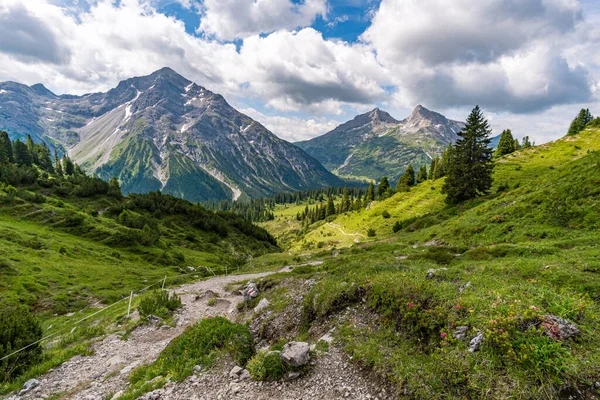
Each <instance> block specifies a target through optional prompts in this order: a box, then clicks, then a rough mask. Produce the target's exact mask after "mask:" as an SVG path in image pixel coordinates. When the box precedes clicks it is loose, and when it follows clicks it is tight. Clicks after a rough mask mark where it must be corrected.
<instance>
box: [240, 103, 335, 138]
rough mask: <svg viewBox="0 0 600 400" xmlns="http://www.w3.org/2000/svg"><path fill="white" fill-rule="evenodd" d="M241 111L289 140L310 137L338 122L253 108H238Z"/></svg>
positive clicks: (331, 127) (326, 130) (328, 129)
mask: <svg viewBox="0 0 600 400" xmlns="http://www.w3.org/2000/svg"><path fill="white" fill-rule="evenodd" d="M240 111H241V112H243V113H244V114H246V115H248V116H250V117H251V118H252V119H255V120H256V121H258V122H260V123H261V124H263V125H264V126H265V127H267V129H269V130H270V131H271V132H273V133H275V134H276V135H277V136H279V137H280V138H282V139H285V140H288V141H290V142H298V141H301V140H307V139H311V138H313V137H315V136H319V135H322V134H324V133H327V132H329V131H330V130H332V129H334V128H335V127H336V126H338V125H339V124H340V123H339V122H337V121H335V120H331V119H328V118H324V117H320V118H308V119H304V118H299V117H283V116H270V115H265V114H263V113H261V112H259V111H257V110H255V109H253V108H243V109H240Z"/></svg>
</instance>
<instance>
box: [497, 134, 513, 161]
mask: <svg viewBox="0 0 600 400" xmlns="http://www.w3.org/2000/svg"><path fill="white" fill-rule="evenodd" d="M515 150H516V149H515V138H514V137H513V135H512V132H511V131H510V129H505V130H503V131H502V134H501V135H500V141H499V142H498V148H497V149H496V154H495V156H496V157H502V156H504V155H506V154H510V153H513V152H514V151H515Z"/></svg>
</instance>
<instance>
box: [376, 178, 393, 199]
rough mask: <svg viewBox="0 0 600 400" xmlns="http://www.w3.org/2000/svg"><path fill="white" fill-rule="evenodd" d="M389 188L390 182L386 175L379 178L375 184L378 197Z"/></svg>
mask: <svg viewBox="0 0 600 400" xmlns="http://www.w3.org/2000/svg"><path fill="white" fill-rule="evenodd" d="M389 188H390V182H389V181H388V178H387V176H384V177H383V178H381V181H380V182H379V185H378V186H377V195H378V196H379V197H384V196H385V194H386V192H387V190H388V189H389Z"/></svg>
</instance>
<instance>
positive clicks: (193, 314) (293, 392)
mask: <svg viewBox="0 0 600 400" xmlns="http://www.w3.org/2000/svg"><path fill="white" fill-rule="evenodd" d="M269 274H270V273H260V274H249V275H234V276H223V277H215V278H213V279H210V280H206V281H201V282H195V283H191V284H187V285H183V286H181V287H179V288H177V289H175V292H176V293H178V294H179V295H180V296H181V300H182V302H183V304H184V307H183V309H182V310H180V311H179V312H178V314H177V315H176V317H175V319H176V321H177V324H176V327H169V326H157V325H144V326H140V327H138V328H136V329H135V330H134V331H133V332H132V333H131V334H130V335H129V337H128V338H127V339H126V340H122V339H121V336H122V334H123V332H120V333H114V334H111V335H108V336H107V337H106V338H104V340H102V341H100V342H98V343H97V344H96V345H95V346H94V354H93V355H91V356H77V357H74V358H73V359H71V360H70V361H68V362H65V363H64V364H62V365H61V366H60V367H58V368H55V369H54V370H52V371H50V372H49V373H47V374H45V375H43V376H41V377H40V378H39V384H38V382H35V384H36V386H35V387H34V388H33V389H31V390H30V391H28V392H27V393H25V394H22V395H21V396H18V395H13V396H12V397H9V399H13V400H16V399H46V398H66V399H88V400H103V399H111V398H113V396H115V394H118V393H120V392H122V391H124V390H126V388H127V385H128V380H129V374H130V372H131V371H132V370H134V369H135V368H136V367H138V366H139V365H142V364H144V363H149V362H152V361H154V360H155V359H156V358H157V357H158V355H159V354H160V352H161V351H162V350H163V349H164V348H165V347H166V346H167V345H168V343H169V342H170V341H171V340H173V339H174V338H176V337H177V336H179V335H180V334H181V333H182V332H183V330H184V329H185V328H186V327H188V326H190V325H192V324H194V323H195V322H197V321H198V320H200V319H202V318H204V317H206V316H216V315H222V316H228V317H229V318H231V319H235V318H236V317H237V315H238V310H237V304H238V303H239V302H241V301H243V297H242V296H241V295H240V294H239V293H238V292H229V291H227V290H226V287H227V286H228V285H229V284H231V283H233V282H238V281H242V280H248V279H257V278H261V277H264V276H267V275H269ZM215 295H216V296H217V297H218V300H217V301H216V303H215V304H214V305H212V306H209V305H208V304H207V302H208V299H209V298H211V297H215ZM311 363H312V364H313V367H312V368H311V369H310V372H308V373H307V374H306V375H304V376H300V377H297V378H296V379H293V380H284V381H281V382H268V383H261V382H253V381H250V380H241V379H237V378H236V379H232V378H230V377H229V369H230V368H231V365H223V366H221V368H214V369H213V370H211V371H208V372H198V373H196V374H195V375H193V376H191V377H190V378H188V379H187V380H186V381H184V382H182V383H179V384H175V383H171V384H168V385H167V386H166V387H164V388H163V389H160V390H159V391H156V392H153V393H151V394H148V395H146V398H147V399H282V400H283V399H286V400H287V399H343V398H351V399H376V398H379V399H383V398H388V392H386V391H385V389H382V387H381V386H378V385H377V384H375V383H373V382H372V381H371V380H369V379H368V378H367V377H366V375H365V374H364V373H363V371H361V370H360V369H359V368H358V367H357V366H355V365H354V364H352V363H351V362H349V361H348V360H347V359H346V358H345V357H344V355H343V354H342V353H341V352H340V351H339V350H338V349H337V348H335V347H334V346H332V347H331V349H330V351H328V352H325V353H321V354H320V356H319V357H318V358H317V359H316V360H312V361H311Z"/></svg>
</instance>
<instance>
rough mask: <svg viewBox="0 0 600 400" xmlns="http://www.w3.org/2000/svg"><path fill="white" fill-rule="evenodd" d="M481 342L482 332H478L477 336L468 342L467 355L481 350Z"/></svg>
mask: <svg viewBox="0 0 600 400" xmlns="http://www.w3.org/2000/svg"><path fill="white" fill-rule="evenodd" d="M481 342H483V332H481V331H479V332H478V333H477V336H475V337H474V338H473V339H471V342H469V353H474V352H476V351H478V350H479V349H480V348H481Z"/></svg>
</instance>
